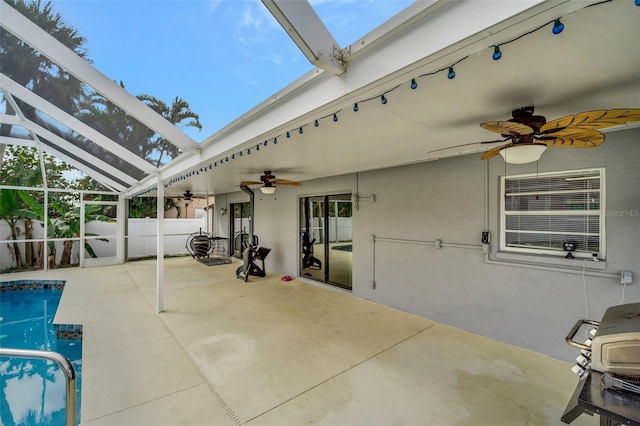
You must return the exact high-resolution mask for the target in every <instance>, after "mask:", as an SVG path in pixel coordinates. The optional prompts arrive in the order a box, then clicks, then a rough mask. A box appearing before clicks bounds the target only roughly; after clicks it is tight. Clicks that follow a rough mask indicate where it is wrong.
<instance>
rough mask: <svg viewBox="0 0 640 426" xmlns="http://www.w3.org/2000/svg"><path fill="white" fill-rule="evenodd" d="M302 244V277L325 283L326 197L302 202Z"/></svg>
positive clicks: (307, 199)
mask: <svg viewBox="0 0 640 426" xmlns="http://www.w3.org/2000/svg"><path fill="white" fill-rule="evenodd" d="M300 202H301V204H300V212H301V220H300V223H301V226H302V229H301V230H300V239H301V243H302V265H301V268H302V276H304V277H307V278H311V279H314V280H317V281H322V282H325V281H326V280H325V269H324V265H325V261H324V259H325V252H324V251H325V247H324V241H325V235H324V233H325V226H324V197H307V198H302V199H301V200H300Z"/></svg>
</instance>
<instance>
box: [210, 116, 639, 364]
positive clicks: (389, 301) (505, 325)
mask: <svg viewBox="0 0 640 426" xmlns="http://www.w3.org/2000/svg"><path fill="white" fill-rule="evenodd" d="M638 139H640V129H634V130H626V131H619V132H614V133H610V134H608V135H607V141H606V142H605V143H604V144H603V145H602V146H601V147H599V148H593V149H561V148H555V149H549V150H548V151H547V152H546V153H545V154H543V157H542V159H541V161H540V162H539V171H540V172H546V171H558V170H574V169H581V168H587V167H605V169H606V209H607V210H609V211H629V210H632V211H634V210H638V209H640V144H639V143H638ZM504 172H505V168H504V162H503V161H502V160H501V159H500V158H496V159H493V160H491V161H490V162H489V163H488V169H487V163H486V162H483V161H480V159H479V155H468V156H464V157H457V158H450V159H443V160H439V161H433V162H428V163H422V164H415V165H410V166H404V167H396V168H391V169H384V170H378V171H371V172H366V173H360V174H359V176H358V185H359V193H360V195H361V196H368V195H370V194H375V195H376V201H375V202H374V203H371V202H369V201H363V202H361V203H360V209H359V210H355V209H354V213H353V240H354V242H353V262H354V263H353V295H354V296H356V297H361V298H364V299H368V300H372V301H375V302H378V303H381V304H384V305H388V306H392V307H395V308H397V309H400V310H403V311H407V312H411V313H414V314H417V315H420V316H423V317H426V318H429V319H433V320H436V321H439V322H443V323H446V324H450V325H453V326H456V327H459V328H462V329H465V330H468V331H471V332H474V333H478V334H481V335H484V336H489V337H492V338H495V339H498V340H501V341H504V342H507V343H511V344H514V345H517V346H521V347H525V348H529V349H532V350H535V351H538V352H542V353H545V354H548V355H550V356H553V357H556V358H560V359H565V360H567V361H571V360H573V358H575V349H573V348H571V347H569V346H568V345H567V344H566V343H565V342H564V337H565V335H566V334H567V332H568V331H569V329H570V328H571V327H572V326H573V324H574V323H575V321H577V320H578V319H580V318H585V317H586V316H587V306H586V305H585V289H586V295H587V303H588V317H589V318H590V319H595V320H598V319H600V318H601V317H602V315H603V313H604V311H605V309H606V308H607V307H609V306H612V305H617V304H619V303H620V301H621V298H622V285H621V284H620V281H619V279H613V278H600V277H594V276H589V275H586V276H584V277H583V276H582V275H581V274H569V273H565V272H560V271H558V272H555V271H543V270H536V269H530V268H526V267H522V266H518V265H513V264H507V263H505V264H487V263H485V257H484V255H483V253H482V251H481V250H467V249H456V248H447V247H445V248H442V249H440V250H438V249H435V248H434V247H430V246H416V245H403V244H397V243H386V242H379V243H376V265H375V273H376V277H375V280H376V284H377V285H376V288H375V289H372V288H371V286H370V281H371V275H372V265H371V248H372V243H371V235H372V234H375V235H377V236H379V237H389V238H401V239H412V240H426V241H432V240H435V239H441V240H442V241H444V242H452V243H464V244H480V237H481V232H482V231H483V230H485V221H486V213H485V212H486V211H487V200H488V210H489V217H488V223H489V231H490V232H491V237H492V245H491V249H492V252H493V254H492V256H495V251H496V247H497V242H498V240H497V239H498V238H499V230H498V206H499V203H498V181H499V176H501V175H503V174H504ZM531 172H535V164H528V165H521V166H516V165H508V167H507V174H519V173H531ZM487 175H488V182H487ZM355 182H356V179H355V176H354V175H348V176H339V177H332V178H326V179H319V180H314V181H310V182H305V183H304V186H303V187H301V188H291V187H287V188H279V189H278V191H277V193H276V197H273V196H265V195H262V196H260V194H259V192H256V204H255V215H256V217H255V233H256V234H257V235H259V236H260V243H261V245H264V246H267V247H271V248H272V253H271V254H270V256H269V258H268V259H267V262H266V264H267V265H266V266H267V269H269V270H271V271H273V272H275V273H278V274H281V275H285V274H288V275H297V271H298V259H299V258H298V256H299V249H298V235H299V224H298V221H299V219H298V203H299V201H298V200H299V197H301V196H307V195H320V194H338V193H349V192H355V184H356V183H355ZM487 189H488V198H487ZM228 196H229V198H228V199H229V202H230V203H231V202H240V201H247V200H248V196H247V195H246V194H244V193H241V192H238V193H233V194H228ZM228 217H229V216H228V215H227V216H223V217H222V218H221V219H222V221H220V222H219V223H218V226H219V229H218V235H226V233H228V231H227V229H228V222H225V218H228ZM606 244H607V259H606V269H604V270H601V271H600V272H615V273H617V272H618V271H620V270H628V271H632V272H633V275H634V284H632V285H630V286H627V288H626V289H625V299H624V303H631V302H640V285H639V283H640V217H638V216H634V215H626V216H625V215H623V216H616V215H611V216H609V217H607V221H606ZM536 260H537V261H541V262H542V263H543V264H544V263H545V259H540V258H538V259H536ZM604 265H605V263H600V265H598V266H599V267H604ZM568 266H574V267H577V268H578V269H579V270H581V267H582V261H580V260H576V261H574V263H573V264H572V265H568ZM586 266H587V267H590V266H591V265H589V264H587V265H586ZM585 282H586V286H585Z"/></svg>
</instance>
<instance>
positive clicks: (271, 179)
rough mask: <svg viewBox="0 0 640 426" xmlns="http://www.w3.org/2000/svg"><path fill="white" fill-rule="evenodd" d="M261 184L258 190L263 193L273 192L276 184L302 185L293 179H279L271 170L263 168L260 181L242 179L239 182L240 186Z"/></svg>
mask: <svg viewBox="0 0 640 426" xmlns="http://www.w3.org/2000/svg"><path fill="white" fill-rule="evenodd" d="M251 185H262V186H261V187H260V191H262V193H263V194H273V193H274V192H276V186H302V184H301V183H300V182H298V181H295V180H289V179H280V178H277V177H276V176H275V175H273V174H272V173H271V170H265V171H264V174H263V175H262V176H260V181H252V180H243V181H242V182H240V186H251Z"/></svg>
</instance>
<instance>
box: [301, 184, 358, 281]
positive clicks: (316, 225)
mask: <svg viewBox="0 0 640 426" xmlns="http://www.w3.org/2000/svg"><path fill="white" fill-rule="evenodd" d="M351 216H352V214H351V195H350V194H342V195H325V196H319V197H305V198H301V199H300V228H301V229H300V244H301V255H302V259H301V266H300V269H301V275H302V276H303V277H307V278H311V279H313V280H316V281H321V282H324V283H329V284H333V285H336V286H338V287H342V288H345V289H348V290H351V270H352V255H351V242H352V238H351Z"/></svg>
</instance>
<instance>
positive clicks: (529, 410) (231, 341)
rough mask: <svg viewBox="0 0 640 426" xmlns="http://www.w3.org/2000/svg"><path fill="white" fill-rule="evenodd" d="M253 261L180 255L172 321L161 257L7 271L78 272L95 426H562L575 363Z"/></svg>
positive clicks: (72, 303)
mask: <svg viewBox="0 0 640 426" xmlns="http://www.w3.org/2000/svg"><path fill="white" fill-rule="evenodd" d="M237 266H238V264H231V265H221V266H209V267H208V266H205V265H202V264H200V263H198V262H196V261H195V260H193V259H191V258H175V259H167V260H166V261H165V294H164V300H165V312H163V313H162V314H156V313H155V303H156V302H155V301H156V287H155V286H156V278H155V277H156V275H155V268H156V266H155V261H142V262H132V263H127V264H125V265H118V266H107V267H96V268H86V269H79V268H75V269H64V270H53V271H48V272H46V273H44V272H36V273H33V272H32V273H28V274H26V273H25V274H11V275H10V276H3V279H5V280H6V279H26V278H30V279H31V278H33V279H65V280H67V284H66V287H65V290H64V294H63V297H62V301H61V303H60V307H59V309H58V312H57V315H56V323H71V324H83V326H84V340H83V370H82V424H84V425H234V424H235V425H240V424H249V425H302V424H331V425H525V424H528V425H557V424H561V422H560V416H561V415H562V412H563V410H564V408H565V405H566V404H567V402H568V400H569V398H570V396H571V394H572V392H573V390H574V389H575V386H576V384H577V377H576V376H575V375H573V374H572V373H571V372H570V371H569V368H570V366H571V365H570V364H569V363H566V362H563V361H559V360H556V359H553V358H550V357H547V356H545V355H541V354H538V353H535V352H531V351H527V350H524V349H520V348H517V347H514V346H510V345H507V344H504V343H500V342H497V341H494V340H491V339H488V338H485V337H481V336H478V335H474V334H470V333H467V332H464V331H462V330H459V329H456V328H452V327H449V326H446V325H442V324H438V323H435V322H432V321H429V320H428V319H424V318H420V317H417V316H414V315H410V314H406V313H403V312H400V311H397V310H394V309H391V308H387V307H384V306H381V305H377V304H375V303H371V302H368V301H364V300H361V299H358V298H355V297H353V296H351V295H348V294H344V293H341V292H337V291H333V290H331V289H327V288H323V287H319V286H316V285H311V284H309V283H307V282H303V281H300V280H293V281H290V282H283V281H281V280H280V276H276V275H273V274H269V275H268V276H267V277H266V278H256V277H251V279H250V282H248V283H245V282H243V281H241V280H237V279H236V278H235V268H236V267H237ZM558 344H559V345H560V344H564V343H563V342H558ZM597 423H598V421H597V419H596V418H593V417H589V416H586V415H582V416H581V417H579V418H578V419H577V420H576V421H574V422H573V423H572V424H575V425H587V424H589V425H595V424H597Z"/></svg>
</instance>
